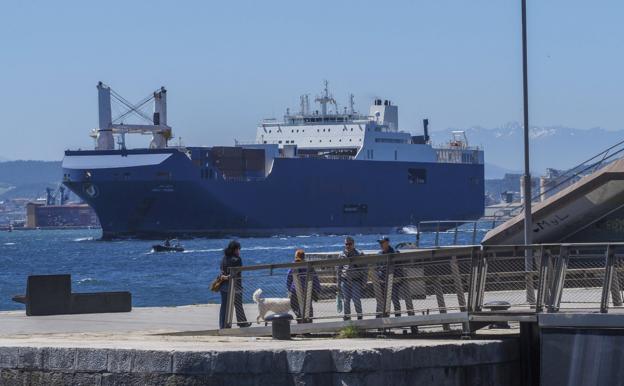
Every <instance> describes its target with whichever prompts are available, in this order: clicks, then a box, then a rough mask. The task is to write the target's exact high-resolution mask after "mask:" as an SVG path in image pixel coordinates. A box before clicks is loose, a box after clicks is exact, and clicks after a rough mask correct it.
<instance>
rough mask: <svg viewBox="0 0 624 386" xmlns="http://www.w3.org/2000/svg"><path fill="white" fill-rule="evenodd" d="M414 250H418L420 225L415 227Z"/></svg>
mask: <svg viewBox="0 0 624 386" xmlns="http://www.w3.org/2000/svg"><path fill="white" fill-rule="evenodd" d="M416 248H420V223H418V225H416Z"/></svg>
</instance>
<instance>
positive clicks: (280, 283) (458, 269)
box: [226, 243, 624, 329]
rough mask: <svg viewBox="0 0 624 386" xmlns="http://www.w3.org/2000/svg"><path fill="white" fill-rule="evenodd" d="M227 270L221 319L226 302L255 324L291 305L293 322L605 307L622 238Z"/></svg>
mask: <svg viewBox="0 0 624 386" xmlns="http://www.w3.org/2000/svg"><path fill="white" fill-rule="evenodd" d="M527 251H528V252H530V253H527ZM527 256H530V257H527ZM238 272H240V273H241V274H242V278H241V279H236V273H238ZM231 273H232V275H231V277H232V279H231V280H233V281H234V283H231V284H233V286H231V287H230V288H237V291H239V293H240V292H242V302H241V300H238V302H239V303H240V304H235V303H236V299H240V298H241V297H237V296H235V291H230V293H229V299H228V307H227V313H226V320H227V323H228V324H229V325H231V323H232V322H233V320H234V310H235V309H237V314H239V312H240V311H241V310H242V311H243V312H244V313H247V314H250V315H251V316H252V317H251V320H252V321H255V322H257V323H262V322H263V320H264V317H265V316H267V315H268V314H270V313H272V312H291V313H293V314H294V317H295V319H296V320H297V322H299V323H309V322H316V323H318V322H335V321H343V320H347V321H348V320H356V319H375V318H389V317H392V316H394V318H392V319H393V320H398V319H396V318H397V317H405V316H413V315H420V316H436V317H435V318H432V320H434V319H435V320H436V321H437V322H436V323H431V324H440V323H441V322H440V320H443V319H440V317H443V316H445V315H447V316H449V317H450V316H452V315H453V314H455V315H457V314H458V313H468V314H469V315H470V314H479V315H481V316H483V315H484V314H497V315H500V314H501V313H502V314H505V313H506V314H508V315H511V314H518V313H524V314H527V313H528V314H536V313H539V312H561V311H566V310H595V311H599V312H603V313H606V312H608V310H609V309H620V308H623V303H622V284H624V243H610V244H543V245H529V246H523V245H509V246H484V247H482V246H476V245H473V246H464V247H446V248H432V249H425V250H415V251H406V252H403V253H394V254H386V255H363V256H354V257H349V258H342V259H340V258H338V259H328V260H316V261H306V262H303V263H284V264H265V265H254V266H246V267H237V268H231ZM239 280H240V281H239ZM258 290H261V293H260V291H258ZM252 301H253V302H252ZM493 302H497V303H496V304H498V306H500V305H501V304H504V305H505V307H503V308H507V309H505V310H504V311H501V308H500V307H498V308H497V307H492V306H491V305H492V304H494V303H493ZM501 302H502V303H501ZM341 303H342V306H341ZM241 316H242V317H244V316H243V315H242V314H240V315H238V317H241ZM407 319H409V318H407ZM237 322H242V320H237ZM425 324H426V323H425ZM442 324H443V326H444V328H445V329H448V328H449V327H448V324H444V323H443V322H442Z"/></svg>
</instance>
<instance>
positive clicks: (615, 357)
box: [540, 328, 624, 386]
mask: <svg viewBox="0 0 624 386" xmlns="http://www.w3.org/2000/svg"><path fill="white" fill-rule="evenodd" d="M541 358H542V361H541V371H540V374H541V385H542V386H559V385H570V386H573V385H574V386H576V385H578V386H581V385H583V386H590V385H596V386H599V385H624V366H623V364H624V329H621V328H617V329H616V328H614V329H586V328H548V329H542V331H541Z"/></svg>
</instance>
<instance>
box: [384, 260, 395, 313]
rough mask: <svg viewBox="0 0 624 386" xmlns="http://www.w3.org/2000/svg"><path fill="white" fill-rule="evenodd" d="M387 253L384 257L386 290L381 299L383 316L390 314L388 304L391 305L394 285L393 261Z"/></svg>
mask: <svg viewBox="0 0 624 386" xmlns="http://www.w3.org/2000/svg"><path fill="white" fill-rule="evenodd" d="M390 256H393V255H388V257H387V258H386V280H385V282H386V292H385V296H384V299H383V312H384V314H383V316H384V317H385V316H389V315H390V306H391V305H392V287H394V262H393V261H392V260H391V259H390Z"/></svg>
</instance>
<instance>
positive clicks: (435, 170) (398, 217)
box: [63, 149, 484, 239]
mask: <svg viewBox="0 0 624 386" xmlns="http://www.w3.org/2000/svg"><path fill="white" fill-rule="evenodd" d="M157 155H160V156H162V157H161V158H158V159H155V160H154V159H151V160H148V161H145V159H146V158H145V157H147V156H151V157H155V156H157ZM138 156H142V157H143V158H140V159H139V158H138ZM101 157H106V160H102V162H100V161H99V158H101ZM115 157H119V158H115ZM124 157H125V158H124ZM133 157H134V158H133ZM111 160H114V161H115V162H116V166H115V167H103V166H102V165H104V164H106V163H110V161H111ZM161 160H162V161H161ZM117 161H119V162H117ZM115 162H113V164H115ZM410 169H412V170H413V169H418V170H424V171H425V176H426V178H425V180H424V181H418V182H415V181H414V180H413V178H412V179H410V178H409V176H408V174H409V173H408V170H410ZM63 172H64V183H65V185H66V186H67V187H68V188H69V189H71V190H72V191H73V192H74V193H76V194H77V195H78V196H80V197H81V198H82V199H83V200H84V201H85V202H87V203H88V204H89V205H90V206H91V207H93V209H94V210H95V212H96V213H97V215H98V218H99V220H100V224H101V226H102V230H103V238H105V239H111V238H126V237H135V238H150V239H154V238H163V237H174V236H175V237H194V236H208V237H223V236H241V237H245V236H267V235H275V234H291V235H292V234H309V233H335V234H345V233H353V232H357V233H378V232H388V231H390V230H393V229H397V228H400V227H402V226H405V225H410V224H416V223H418V222H419V221H429V220H469V219H476V218H479V217H480V216H481V215H482V214H483V210H484V187H483V165H482V164H445V163H422V162H396V161H394V162H391V161H354V160H330V159H311V158H276V159H275V160H274V163H273V166H272V170H271V172H270V173H269V175H268V176H267V177H266V178H263V179H251V180H244V179H239V180H224V179H222V178H208V176H207V175H206V174H205V173H202V170H201V167H200V166H198V165H196V164H194V163H193V162H192V161H191V160H190V159H189V158H188V157H187V156H186V155H185V154H184V153H182V152H179V151H177V150H172V149H166V150H144V151H139V152H133V153H130V154H128V152H127V151H126V152H120V151H107V152H98V151H68V152H66V156H65V160H64V163H63Z"/></svg>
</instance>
